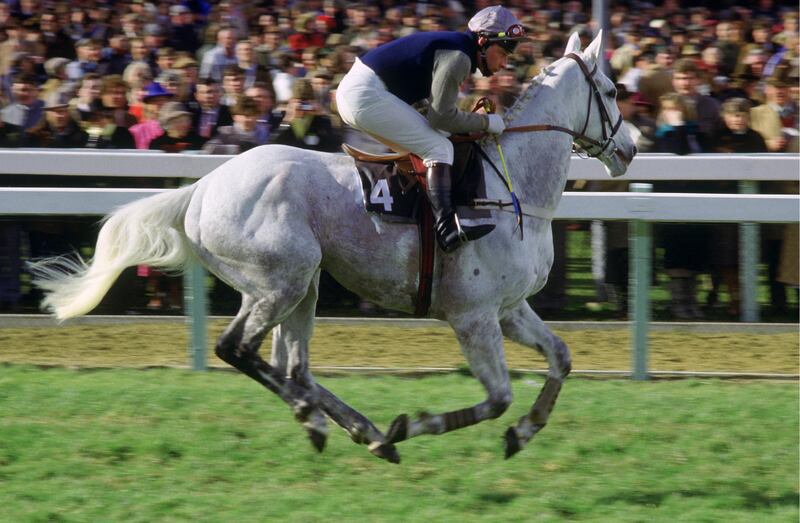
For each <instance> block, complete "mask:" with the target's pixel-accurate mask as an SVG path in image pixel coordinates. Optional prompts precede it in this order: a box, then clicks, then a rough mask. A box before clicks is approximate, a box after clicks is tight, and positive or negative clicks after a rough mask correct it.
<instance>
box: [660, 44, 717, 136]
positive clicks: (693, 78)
mask: <svg viewBox="0 0 800 523" xmlns="http://www.w3.org/2000/svg"><path fill="white" fill-rule="evenodd" d="M699 86H700V70H699V69H698V67H697V63H696V62H695V61H694V60H692V59H691V58H682V59H680V60H678V61H677V62H675V67H674V69H673V72H672V87H673V89H674V90H675V92H676V93H678V94H679V95H681V96H682V97H684V99H685V102H686V103H687V104H688V105H689V106H690V109H691V111H692V112H693V113H694V114H695V115H696V120H695V121H696V122H697V125H698V127H699V130H700V132H702V133H703V134H705V135H706V136H711V135H712V134H714V133H716V132H717V131H718V130H719V129H720V128H721V126H722V120H721V118H720V107H719V102H717V101H716V100H715V99H714V98H712V97H710V96H704V95H702V94H700V93H699V91H698V87H699Z"/></svg>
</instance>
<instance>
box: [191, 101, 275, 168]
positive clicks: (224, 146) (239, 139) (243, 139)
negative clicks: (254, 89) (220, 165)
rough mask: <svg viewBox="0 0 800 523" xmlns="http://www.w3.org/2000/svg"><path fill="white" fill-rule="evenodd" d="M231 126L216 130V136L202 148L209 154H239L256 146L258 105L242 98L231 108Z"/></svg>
mask: <svg viewBox="0 0 800 523" xmlns="http://www.w3.org/2000/svg"><path fill="white" fill-rule="evenodd" d="M231 112H232V113H233V125H226V126H224V127H220V128H219V129H218V130H217V134H216V135H215V136H214V137H213V138H212V139H211V140H209V141H208V142H206V144H205V145H204V146H203V150H204V151H206V152H208V153H209V154H239V153H242V152H244V151H247V150H249V149H252V148H253V147H256V146H258V145H263V144H264V143H265V142H261V141H260V140H259V139H258V135H257V133H256V125H257V122H258V118H259V116H260V111H259V107H258V104H257V103H256V101H255V100H253V99H252V98H248V97H246V96H244V97H242V98H241V99H240V100H239V102H238V103H237V104H236V105H234V106H233V107H232V108H231Z"/></svg>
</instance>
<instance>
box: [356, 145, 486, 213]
mask: <svg viewBox="0 0 800 523" xmlns="http://www.w3.org/2000/svg"><path fill="white" fill-rule="evenodd" d="M454 147H455V162H454V165H453V169H452V172H453V193H452V201H453V205H454V206H455V207H456V211H457V212H458V217H459V219H460V220H461V222H462V223H466V224H470V223H471V222H476V221H478V222H483V223H488V222H487V221H486V220H488V218H489V217H490V216H491V214H490V213H489V211H487V210H483V209H473V208H471V207H470V204H471V203H472V202H473V201H474V200H475V199H482V198H486V184H485V182H484V177H483V176H484V173H483V165H482V162H481V158H480V155H479V154H478V152H477V151H476V148H477V147H480V146H479V145H478V144H477V143H474V142H464V143H456V144H454ZM342 148H343V149H344V151H345V152H346V153H347V154H349V155H350V156H352V157H353V158H354V159H355V161H356V170H357V171H358V174H359V178H360V179H361V189H362V197H363V201H364V208H365V209H366V210H367V211H368V212H370V213H373V214H375V215H377V217H379V218H380V219H381V220H383V221H388V222H400V223H419V221H420V209H421V208H422V206H423V204H427V199H426V198H425V195H424V194H423V191H421V186H420V184H421V183H424V180H425V170H426V169H425V165H424V164H423V163H422V161H421V160H420V159H419V158H418V157H416V156H413V155H410V154H407V153H406V154H403V153H389V154H383V155H373V154H370V153H366V152H364V151H359V150H358V149H355V148H353V147H350V146H349V145H347V144H345V145H343V146H342Z"/></svg>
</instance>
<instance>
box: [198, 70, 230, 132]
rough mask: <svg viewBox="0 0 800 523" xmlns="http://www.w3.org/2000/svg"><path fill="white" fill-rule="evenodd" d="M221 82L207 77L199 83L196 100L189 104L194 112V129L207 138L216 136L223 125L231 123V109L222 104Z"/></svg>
mask: <svg viewBox="0 0 800 523" xmlns="http://www.w3.org/2000/svg"><path fill="white" fill-rule="evenodd" d="M220 97H221V92H220V86H219V82H217V81H216V80H212V79H210V78H207V79H205V80H201V81H200V82H199V83H198V84H197V90H196V92H195V101H194V102H193V103H190V104H189V112H191V113H192V129H194V131H195V132H196V133H197V134H199V135H200V136H202V137H203V138H205V139H207V140H208V139H210V138H211V137H212V136H214V135H215V134H216V132H217V129H219V128H220V127H221V126H224V125H231V124H232V123H233V119H232V118H231V113H230V109H229V108H228V106H227V105H220V103H219V102H220Z"/></svg>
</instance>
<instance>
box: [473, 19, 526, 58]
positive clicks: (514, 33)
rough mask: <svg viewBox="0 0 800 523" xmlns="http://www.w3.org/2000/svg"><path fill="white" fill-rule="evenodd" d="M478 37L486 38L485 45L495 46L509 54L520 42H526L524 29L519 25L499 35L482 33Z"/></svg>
mask: <svg viewBox="0 0 800 523" xmlns="http://www.w3.org/2000/svg"><path fill="white" fill-rule="evenodd" d="M479 34H480V36H483V37H484V38H486V45H487V46H489V45H493V44H497V45H499V46H500V47H502V48H503V49H505V50H506V51H508V52H509V53H513V52H514V49H515V48H516V47H517V44H518V43H519V41H520V40H527V39H528V37H527V36H526V35H525V28H524V27H522V26H521V25H520V24H514V25H512V26H511V27H509V28H508V29H506V30H505V31H502V32H499V33H489V32H485V31H482V32H481V33H479Z"/></svg>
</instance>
